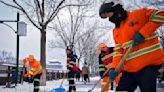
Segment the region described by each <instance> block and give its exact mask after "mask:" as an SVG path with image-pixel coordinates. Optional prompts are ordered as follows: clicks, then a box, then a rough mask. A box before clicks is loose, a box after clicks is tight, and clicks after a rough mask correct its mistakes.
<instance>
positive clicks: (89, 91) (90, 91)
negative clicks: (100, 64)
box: [88, 54, 112, 92]
mask: <svg viewBox="0 0 164 92" xmlns="http://www.w3.org/2000/svg"><path fill="white" fill-rule="evenodd" d="M111 56H112V54H111ZM109 67H110V65H109ZM109 70H110V68H108V69H107V70H106V71H105V72H104V74H103V77H104V76H105V75H106V73H108V71H109ZM99 82H101V78H100V79H99V80H98V81H97V82H96V83H95V84H94V86H93V87H92V88H91V89H90V90H88V92H92V91H93V90H94V88H95V87H96V85H97V84H98V83H99Z"/></svg>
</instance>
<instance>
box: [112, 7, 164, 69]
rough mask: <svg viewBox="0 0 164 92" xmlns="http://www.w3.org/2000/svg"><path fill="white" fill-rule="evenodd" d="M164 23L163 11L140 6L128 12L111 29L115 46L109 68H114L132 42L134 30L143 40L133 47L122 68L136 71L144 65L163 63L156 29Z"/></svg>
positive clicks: (163, 59)
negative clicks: (124, 18)
mask: <svg viewBox="0 0 164 92" xmlns="http://www.w3.org/2000/svg"><path fill="white" fill-rule="evenodd" d="M163 23H164V11H158V10H153V9H147V8H142V9H138V10H134V11H132V12H128V16H127V19H126V20H125V21H122V22H121V25H120V27H119V28H115V29H114V31H113V35H114V40H115V43H116V47H115V48H114V53H113V54H114V56H113V62H112V64H111V68H116V66H117V65H118V63H119V61H120V60H121V59H122V56H123V55H124V54H125V53H126V51H127V49H128V48H129V46H130V45H131V44H132V39H133V36H134V34H135V33H136V32H139V33H141V34H142V35H143V36H144V37H145V40H144V41H143V42H141V43H138V44H137V45H136V46H134V47H133V50H132V51H131V52H130V54H129V55H128V56H127V58H126V60H125V62H124V66H123V68H124V70H125V71H127V72H137V71H139V70H141V69H142V68H144V67H146V66H151V65H159V64H162V63H164V58H163V51H162V49H161V47H160V43H159V41H158V35H157V32H156V29H157V28H158V27H159V26H161V25H162V24H163Z"/></svg>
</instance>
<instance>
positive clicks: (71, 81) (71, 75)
mask: <svg viewBox="0 0 164 92" xmlns="http://www.w3.org/2000/svg"><path fill="white" fill-rule="evenodd" d="M74 76H75V72H73V71H70V72H68V81H69V92H71V91H72V90H74V91H76V87H75V81H74Z"/></svg>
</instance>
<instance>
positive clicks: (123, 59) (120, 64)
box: [101, 45, 133, 92]
mask: <svg viewBox="0 0 164 92" xmlns="http://www.w3.org/2000/svg"><path fill="white" fill-rule="evenodd" d="M132 48H133V45H131V46H130V47H129V49H128V50H127V51H126V53H125V55H124V56H123V57H122V59H121V61H120V62H119V64H118V65H117V67H116V68H115V71H116V72H118V70H119V69H120V67H121V66H122V65H123V63H124V61H125V59H126V57H127V56H128V54H129V53H130V52H131V50H132ZM111 82H112V80H111V79H110V78H109V80H108V82H107V83H106V84H105V86H104V88H103V89H102V90H101V92H104V91H105V88H106V87H107V85H108V84H109V83H111Z"/></svg>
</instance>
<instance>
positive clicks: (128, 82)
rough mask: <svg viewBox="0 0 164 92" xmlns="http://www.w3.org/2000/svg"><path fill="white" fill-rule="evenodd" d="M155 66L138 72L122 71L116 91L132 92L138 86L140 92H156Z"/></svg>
mask: <svg viewBox="0 0 164 92" xmlns="http://www.w3.org/2000/svg"><path fill="white" fill-rule="evenodd" d="M157 73H158V67H157V66H148V67H145V68H143V69H142V70H141V71H139V72H126V71H123V73H122V77H121V78H120V81H119V84H118V87H117V88H116V91H127V92H134V91H135V89H136V88H137V86H139V88H140V90H141V92H156V77H157Z"/></svg>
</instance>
